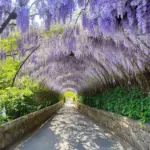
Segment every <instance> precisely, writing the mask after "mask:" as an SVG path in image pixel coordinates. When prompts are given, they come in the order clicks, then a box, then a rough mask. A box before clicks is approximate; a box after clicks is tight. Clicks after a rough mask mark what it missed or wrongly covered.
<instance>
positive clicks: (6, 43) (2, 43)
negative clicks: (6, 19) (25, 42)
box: [0, 33, 20, 52]
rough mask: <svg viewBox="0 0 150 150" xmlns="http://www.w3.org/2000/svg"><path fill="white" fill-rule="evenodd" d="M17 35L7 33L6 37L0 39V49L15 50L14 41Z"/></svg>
mask: <svg viewBox="0 0 150 150" xmlns="http://www.w3.org/2000/svg"><path fill="white" fill-rule="evenodd" d="M19 37H20V35H19V33H14V34H13V35H9V36H8V38H6V39H0V49H1V50H3V51H6V52H12V51H16V49H17V44H16V42H17V39H18V38H19Z"/></svg>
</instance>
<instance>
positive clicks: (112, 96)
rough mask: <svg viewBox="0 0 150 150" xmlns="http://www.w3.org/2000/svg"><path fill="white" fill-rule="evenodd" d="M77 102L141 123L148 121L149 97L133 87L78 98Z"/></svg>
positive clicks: (149, 115) (149, 113) (149, 118)
mask: <svg viewBox="0 0 150 150" xmlns="http://www.w3.org/2000/svg"><path fill="white" fill-rule="evenodd" d="M79 102H81V103H83V104H86V105H89V106H91V107H95V108H98V109H103V110H106V111H110V112H114V113H117V114H120V115H123V116H127V117H129V118H132V119H137V120H141V121H142V122H149V121H150V95H148V96H144V94H143V93H142V91H141V90H140V89H138V88H135V87H130V88H124V87H116V88H115V89H109V90H107V91H106V92H104V93H102V94H98V95H96V96H91V97H90V96H80V97H79Z"/></svg>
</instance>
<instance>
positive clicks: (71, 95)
mask: <svg viewBox="0 0 150 150" xmlns="http://www.w3.org/2000/svg"><path fill="white" fill-rule="evenodd" d="M64 99H65V100H76V99H77V94H75V93H73V92H71V91H68V92H65V93H64Z"/></svg>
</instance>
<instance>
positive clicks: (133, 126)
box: [75, 103, 150, 150]
mask: <svg viewBox="0 0 150 150" xmlns="http://www.w3.org/2000/svg"><path fill="white" fill-rule="evenodd" d="M75 105H76V107H77V109H78V110H79V111H80V112H82V113H84V114H86V115H87V116H89V117H90V118H91V119H93V120H95V121H96V122H97V123H98V124H99V125H101V126H104V127H105V128H107V129H109V130H110V131H111V132H112V133H113V134H115V135H117V136H119V137H121V138H122V139H123V140H125V141H126V142H128V143H129V144H131V145H132V146H133V147H135V148H136V149H138V150H150V124H141V123H140V122H138V121H135V120H132V119H129V118H127V117H122V116H120V115H117V114H114V113H111V112H106V111H103V110H98V109H94V108H91V107H89V106H86V105H83V104H80V103H75Z"/></svg>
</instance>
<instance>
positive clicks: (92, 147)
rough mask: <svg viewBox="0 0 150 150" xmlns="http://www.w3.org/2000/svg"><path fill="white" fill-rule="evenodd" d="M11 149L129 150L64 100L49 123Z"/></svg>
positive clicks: (130, 149)
mask: <svg viewBox="0 0 150 150" xmlns="http://www.w3.org/2000/svg"><path fill="white" fill-rule="evenodd" d="M14 150H133V148H131V147H130V146H129V145H128V144H127V143H125V142H123V141H120V140H119V139H118V138H116V137H114V136H112V135H111V134H109V133H107V132H106V131H105V130H104V129H103V128H101V127H99V126H98V125H96V124H95V123H93V122H92V121H91V120H89V119H88V118H87V117H86V116H84V115H82V114H80V113H79V112H78V111H77V109H76V108H75V107H74V105H73V104H72V103H71V102H70V101H67V102H66V103H65V104H64V106H63V107H62V108H61V109H60V110H59V111H58V112H57V114H56V116H54V118H53V119H52V120H51V121H48V122H47V123H46V124H45V125H44V126H43V127H42V128H40V129H39V130H38V131H37V132H36V133H35V134H34V135H33V136H32V137H31V138H29V139H28V140H26V141H25V142H24V143H23V144H20V147H18V148H15V149H14Z"/></svg>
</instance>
